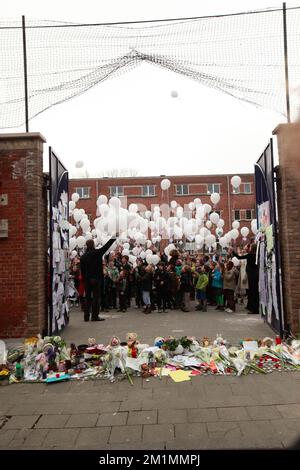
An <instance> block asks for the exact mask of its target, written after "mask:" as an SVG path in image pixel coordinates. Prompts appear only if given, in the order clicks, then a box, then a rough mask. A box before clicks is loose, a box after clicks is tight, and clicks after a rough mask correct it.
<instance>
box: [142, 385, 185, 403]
mask: <svg viewBox="0 0 300 470" xmlns="http://www.w3.org/2000/svg"><path fill="white" fill-rule="evenodd" d="M178 397H179V389H176V388H164V389H162V388H155V389H154V390H153V400H167V399H168V400H169V399H174V398H178ZM150 399H151V397H149V400H150ZM143 400H146V398H144V397H143Z"/></svg>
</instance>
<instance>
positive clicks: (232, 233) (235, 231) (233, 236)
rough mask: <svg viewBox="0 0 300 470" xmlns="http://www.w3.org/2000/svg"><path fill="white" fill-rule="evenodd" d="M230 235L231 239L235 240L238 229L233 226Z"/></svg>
mask: <svg viewBox="0 0 300 470" xmlns="http://www.w3.org/2000/svg"><path fill="white" fill-rule="evenodd" d="M230 235H231V238H233V240H236V239H237V238H238V237H239V231H238V230H237V229H236V228H234V229H233V230H231V232H230Z"/></svg>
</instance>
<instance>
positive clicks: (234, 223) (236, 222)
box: [232, 220, 240, 229]
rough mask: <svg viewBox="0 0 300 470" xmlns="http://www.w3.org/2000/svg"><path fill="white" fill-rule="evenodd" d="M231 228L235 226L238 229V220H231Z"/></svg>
mask: <svg viewBox="0 0 300 470" xmlns="http://www.w3.org/2000/svg"><path fill="white" fill-rule="evenodd" d="M232 228H236V229H239V228H240V223H239V221H238V220H234V221H233V222H232Z"/></svg>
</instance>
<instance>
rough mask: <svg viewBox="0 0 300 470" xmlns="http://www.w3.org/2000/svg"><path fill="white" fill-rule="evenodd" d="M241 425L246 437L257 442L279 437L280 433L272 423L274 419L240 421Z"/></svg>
mask: <svg viewBox="0 0 300 470" xmlns="http://www.w3.org/2000/svg"><path fill="white" fill-rule="evenodd" d="M239 426H240V428H241V431H242V434H243V436H245V437H248V438H251V439H252V440H253V441H255V442H259V441H260V440H263V439H270V438H275V439H278V434H277V432H276V430H275V429H274V427H273V425H272V421H267V420H265V421H263V420H256V421H254V420H253V421H240V422H239Z"/></svg>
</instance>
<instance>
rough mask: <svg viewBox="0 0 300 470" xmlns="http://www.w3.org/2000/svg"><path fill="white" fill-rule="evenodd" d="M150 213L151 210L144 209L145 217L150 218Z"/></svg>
mask: <svg viewBox="0 0 300 470" xmlns="http://www.w3.org/2000/svg"><path fill="white" fill-rule="evenodd" d="M151 215H152V213H151V211H146V212H145V217H146V218H147V219H151Z"/></svg>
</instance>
